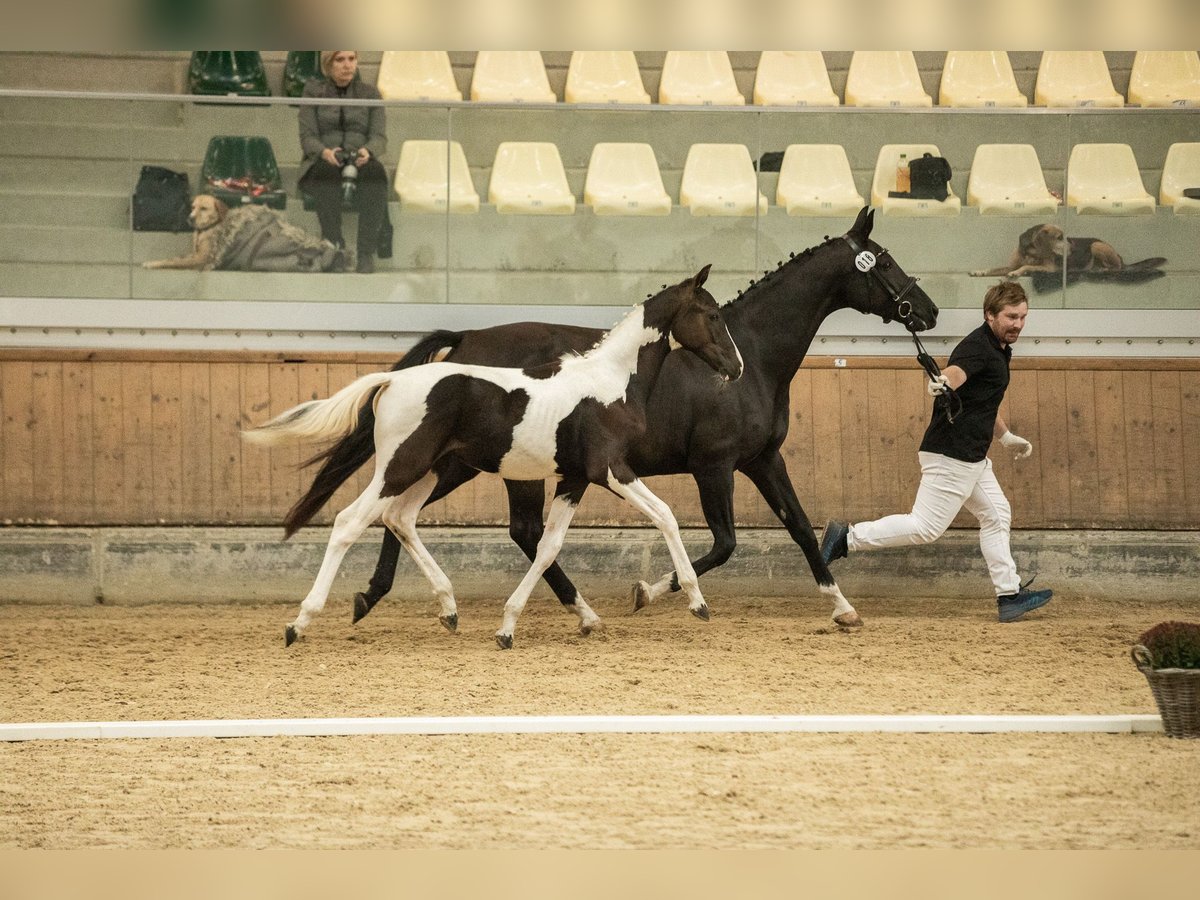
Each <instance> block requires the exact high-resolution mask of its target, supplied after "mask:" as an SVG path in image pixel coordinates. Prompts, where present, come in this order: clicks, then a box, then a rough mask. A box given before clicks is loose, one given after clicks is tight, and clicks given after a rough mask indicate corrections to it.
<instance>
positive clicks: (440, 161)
mask: <svg viewBox="0 0 1200 900" xmlns="http://www.w3.org/2000/svg"><path fill="white" fill-rule="evenodd" d="M446 156H447V154H446V142H445V141H405V142H404V143H403V144H402V145H401V147H400V161H399V162H398V163H397V164H396V180H395V188H396V194H397V196H399V198H400V209H401V211H403V212H410V211H411V212H446V210H447V209H449V210H450V212H456V213H473V212H479V194H478V193H476V191H475V185H474V184H472V183H471V172H470V169H468V168H467V157H466V156H465V155H464V154H463V149H462V145H461V144H460V143H458V141H451V143H450V152H449V173H448V174H447V158H446ZM447 182H449V196H448V197H447Z"/></svg>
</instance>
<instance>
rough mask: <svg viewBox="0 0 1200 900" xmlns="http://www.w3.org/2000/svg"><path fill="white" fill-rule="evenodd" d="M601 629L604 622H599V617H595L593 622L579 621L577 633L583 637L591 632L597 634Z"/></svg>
mask: <svg viewBox="0 0 1200 900" xmlns="http://www.w3.org/2000/svg"><path fill="white" fill-rule="evenodd" d="M603 630H604V623H603V622H601V621H600V620H599V619H597V620H596V621H595V622H581V623H580V624H579V633H580V634H582V635H583V636H584V637H587V636H588V635H589V634H592V633H597V634H599V633H600V632H602V631H603Z"/></svg>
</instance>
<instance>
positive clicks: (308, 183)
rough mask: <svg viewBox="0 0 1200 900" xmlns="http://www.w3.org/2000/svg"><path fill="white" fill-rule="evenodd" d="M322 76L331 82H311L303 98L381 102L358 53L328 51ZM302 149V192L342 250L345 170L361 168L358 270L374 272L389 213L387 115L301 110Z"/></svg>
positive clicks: (368, 109) (373, 109)
mask: <svg viewBox="0 0 1200 900" xmlns="http://www.w3.org/2000/svg"><path fill="white" fill-rule="evenodd" d="M321 71H322V72H323V73H325V77H324V78H313V79H311V80H310V81H309V82H308V83H307V84H306V85H305V86H304V94H303V96H305V97H326V98H337V97H345V98H347V99H351V100H378V99H380V96H379V91H378V90H377V89H376V88H375V86H374V85H372V84H367V83H366V82H365V81H363V80H362V79H361V78H358V77H357V75H358V52H357V51H356V50H322V51H321ZM300 147H301V149H302V150H303V152H304V160H303V162H302V163H301V165H300V189H301V190H302V191H304V192H305V193H307V194H309V195H311V196H312V198H313V200H314V201H315V203H316V208H317V218H318V219H320V221H321V237H323V238H325V239H326V240H327V241H330V242H331V243H333V244H334V245H336V246H338V247H344V246H345V245H346V242H345V240H344V239H343V238H342V167H343V165H344V164H345V161H350V160H352V161H353V162H354V165H355V166H356V167H357V168H358V178H357V183H358V186H357V188H356V192H357V197H358V266H357V271H358V272H361V273H368V274H369V273H371V272H374V271H375V248H376V247H377V246H378V244H379V232H380V228H381V227H382V225H383V221H384V217H385V214H386V211H387V191H388V176H387V170H386V169H384V167H383V163H382V162H380V158H381V157H382V156H383V154H384V153H385V152H387V130H386V111H385V110H384V108H383V106H382V105H380V106H301V107H300ZM339 154H341V155H342V159H339V158H338V157H339ZM347 154H348V156H347Z"/></svg>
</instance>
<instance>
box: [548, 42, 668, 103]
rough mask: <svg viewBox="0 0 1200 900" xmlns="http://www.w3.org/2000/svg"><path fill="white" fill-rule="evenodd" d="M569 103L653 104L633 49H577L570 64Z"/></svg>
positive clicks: (567, 89)
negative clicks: (643, 82)
mask: <svg viewBox="0 0 1200 900" xmlns="http://www.w3.org/2000/svg"><path fill="white" fill-rule="evenodd" d="M563 96H564V98H565V99H566V101H567V102H568V103H649V102H650V94H649V93H647V92H646V88H645V86H644V85H643V84H642V73H641V71H640V70H639V69H638V64H637V57H635V56H634V55H633V51H632V50H576V51H574V52H573V53H572V54H571V62H570V64H569V65H568V66H567V86H566V89H565V91H564V95H563Z"/></svg>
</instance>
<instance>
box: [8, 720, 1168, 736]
mask: <svg viewBox="0 0 1200 900" xmlns="http://www.w3.org/2000/svg"><path fill="white" fill-rule="evenodd" d="M1162 730H1163V727H1162V719H1161V718H1160V717H1159V716H1156V715H1108V716H1105V715H1071V716H1045V715H1040V716H1033V715H1001V716H984V715H906V716H887V715H846V716H840V715H829V716H815V715H804V716H801V715H796V716H787V715H778V716H747V715H740V716H702V715H679V716H403V717H394V718H388V717H379V718H353V719H350V718H347V719H185V720H177V721H161V722H152V721H151V722H132V721H131V722H26V723H17V724H0V741H34V740H73V739H95V738H120V739H127V738H196V737H206V738H244V737H284V736H294V737H326V736H348V735H371V734H413V735H445V734H717V733H727V734H767V733H782V732H802V733H810V734H841V733H848V732H859V733H863V732H869V733H906V734H1003V733H1013V732H1023V733H1036V734H1063V733H1080V732H1083V733H1092V734H1134V733H1141V732H1155V731H1162Z"/></svg>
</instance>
